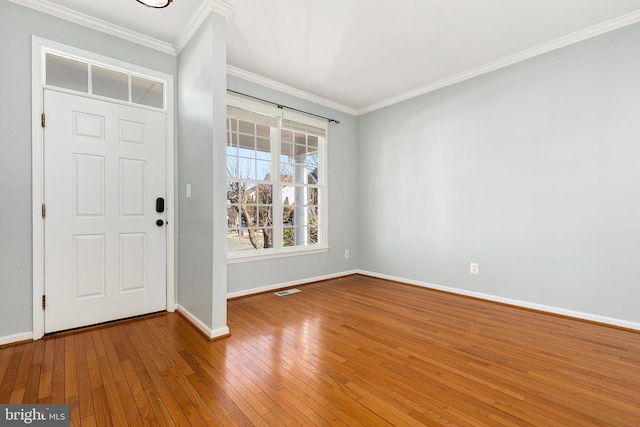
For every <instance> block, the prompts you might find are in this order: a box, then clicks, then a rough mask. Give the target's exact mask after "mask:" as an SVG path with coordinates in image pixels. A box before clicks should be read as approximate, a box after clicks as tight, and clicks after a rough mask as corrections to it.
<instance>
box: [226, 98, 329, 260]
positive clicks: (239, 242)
mask: <svg viewBox="0 0 640 427" xmlns="http://www.w3.org/2000/svg"><path fill="white" fill-rule="evenodd" d="M326 130H327V127H326V123H324V122H320V121H317V120H314V119H311V118H307V117H305V116H301V115H294V114H289V113H288V112H284V111H282V110H277V109H274V108H269V107H265V106H262V105H258V104H252V103H244V102H242V101H240V100H235V99H232V100H229V105H228V107H227V165H226V166H227V251H228V256H229V258H232V259H233V258H246V257H255V256H273V255H291V254H296V253H301V252H306V251H311V250H322V249H326V247H327V239H326V233H327V222H326V218H327V215H326V203H325V201H326V186H325V183H326V172H325V171H326V156H325V154H324V153H325V146H326V133H327V132H326Z"/></svg>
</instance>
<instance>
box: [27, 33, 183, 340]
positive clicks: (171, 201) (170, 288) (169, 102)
mask: <svg viewBox="0 0 640 427" xmlns="http://www.w3.org/2000/svg"><path fill="white" fill-rule="evenodd" d="M46 52H54V53H57V54H61V55H63V56H72V57H76V58H81V59H85V60H87V61H89V62H95V63H99V64H103V65H107V66H111V67H115V68H119V69H123V70H127V71H129V72H133V73H136V74H141V75H146V76H149V77H153V78H155V79H157V80H162V81H164V83H165V105H166V109H165V112H166V115H167V128H166V148H165V156H166V163H165V164H166V186H167V203H166V209H167V224H166V227H167V262H166V263H167V311H171V312H172V311H174V310H175V306H176V304H175V290H174V287H175V284H174V276H175V263H174V261H175V255H174V241H175V235H174V233H175V224H176V223H177V205H176V200H175V197H174V196H175V194H174V167H175V166H174V164H175V163H174V150H175V148H174V126H173V123H174V99H173V76H171V75H168V74H165V73H161V72H158V71H154V70H150V69H147V68H143V67H140V66H137V65H133V64H129V63H126V62H122V61H118V60H116V59H112V58H108V57H105V56H101V55H97V54H94V53H91V52H87V51H84V50H81V49H76V48H74V47H71V46H67V45H64V44H60V43H57V42H53V41H50V40H46V39H42V38H40V37H35V36H33V37H32V38H31V115H32V130H31V182H32V184H31V188H32V190H31V195H32V213H33V217H32V239H33V243H32V245H33V326H32V329H33V339H34V340H37V339H40V338H42V337H43V336H44V311H43V310H42V295H43V294H44V221H43V219H42V203H43V199H44V176H43V167H44V155H43V139H44V132H43V128H42V125H41V114H42V112H43V108H44V105H43V102H44V88H45V84H44V82H45V79H44V73H45V67H44V65H45V62H44V56H45V53H46ZM63 90H64V89H63ZM86 96H90V95H86ZM97 98H99V97H97ZM116 102H117V101H116ZM131 105H135V104H131Z"/></svg>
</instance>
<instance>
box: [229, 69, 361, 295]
mask: <svg viewBox="0 0 640 427" xmlns="http://www.w3.org/2000/svg"><path fill="white" fill-rule="evenodd" d="M227 80H228V87H229V89H233V90H236V91H239V92H243V93H246V94H249V95H253V96H257V97H259V98H263V99H268V100H270V101H273V102H278V103H281V104H284V105H287V106H290V107H294V108H298V109H301V110H304V111H309V112H312V113H314V114H319V115H323V116H326V117H331V118H335V119H337V120H339V121H340V122H341V123H340V124H335V123H331V124H329V130H328V137H327V144H328V147H327V157H328V168H329V170H328V171H327V177H328V187H327V188H328V192H329V193H328V195H329V223H328V225H329V250H328V251H327V252H324V253H319V254H312V255H300V256H291V257H284V258H277V259H269V260H261V261H249V262H240V263H234V264H229V266H228V269H227V271H228V292H229V293H234V292H244V291H247V290H250V289H256V288H262V287H267V286H273V285H278V284H283V283H288V282H296V281H302V280H305V279H307V278H313V277H321V276H326V275H332V274H336V273H340V272H344V271H350V270H354V269H356V268H357V266H358V251H357V250H356V249H357V242H358V230H357V229H358V223H357V219H358V218H357V188H358V175H357V171H356V165H357V157H358V156H357V154H358V153H357V139H358V128H357V120H356V117H354V116H351V115H349V114H346V113H342V112H339V111H335V110H332V109H330V108H327V107H323V106H320V105H317V104H314V103H312V102H309V101H305V100H302V99H300V98H296V97H294V96H291V95H287V94H284V93H281V92H278V91H275V90H272V89H269V88H266V87H264V86H260V85H257V84H254V83H252V82H248V81H246V80H243V79H240V78H238V77H234V76H228V79H227ZM345 249H349V251H350V257H349V259H345V258H344V251H345Z"/></svg>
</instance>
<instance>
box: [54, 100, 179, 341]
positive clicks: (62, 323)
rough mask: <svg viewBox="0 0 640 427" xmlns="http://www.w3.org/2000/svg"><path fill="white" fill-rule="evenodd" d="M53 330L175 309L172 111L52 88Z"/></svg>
mask: <svg viewBox="0 0 640 427" xmlns="http://www.w3.org/2000/svg"><path fill="white" fill-rule="evenodd" d="M44 105H45V113H46V115H47V125H46V128H45V129H44V201H45V204H46V206H47V215H46V218H45V225H44V229H45V232H44V236H45V243H44V247H45V250H44V257H45V294H46V298H47V307H46V310H45V332H47V333H48V332H54V331H59V330H64V329H70V328H76V327H80V326H85V325H90V324H95V323H101V322H105V321H109V320H115V319H120V318H125V317H130V316H135V315H139V314H145V313H150V312H154V311H160V310H165V309H166V231H165V227H164V226H158V225H156V221H157V220H158V219H162V220H164V219H165V213H157V212H156V210H155V201H156V198H158V197H163V198H166V189H165V157H164V153H165V132H166V131H165V129H166V116H165V114H164V113H162V112H157V111H151V110H147V109H143V108H138V107H134V106H129V105H122V104H117V103H111V102H107V101H102V100H96V99H91V98H86V97H82V96H76V95H70V94H65V93H60V92H56V91H51V90H45V95H44Z"/></svg>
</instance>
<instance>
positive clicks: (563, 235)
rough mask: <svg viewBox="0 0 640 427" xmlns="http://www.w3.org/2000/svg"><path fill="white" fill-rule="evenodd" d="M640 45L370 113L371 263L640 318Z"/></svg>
mask: <svg viewBox="0 0 640 427" xmlns="http://www.w3.org/2000/svg"><path fill="white" fill-rule="evenodd" d="M639 45H640V25H633V26H631V27H626V28H623V29H620V30H617V31H614V32H611V33H607V34H605V35H602V36H599V37H597V38H593V39H590V40H587V41H584V42H581V43H578V44H576V45H573V46H570V47H566V48H563V49H560V50H557V51H554V52H551V53H548V54H546V55H543V56H540V57H537V58H534V59H531V60H528V61H525V62H522V63H519V64H516V65H513V66H510V67H508V68H505V69H502V70H499V71H495V72H492V73H490V74H486V75H483V76H480V77H477V78H474V79H472V80H468V81H466V82H463V83H460V84H457V85H454V86H451V87H448V88H445V89H441V90H439V91H436V92H433V93H429V94H426V95H423V96H421V97H418V98H414V99H411V100H408V101H405V102H402V103H399V104H396V105H393V106H390V107H387V108H385V109H382V110H378V111H375V112H371V113H369V114H366V115H364V116H362V117H360V118H359V145H358V154H359V157H358V171H359V179H358V180H359V187H358V190H359V199H358V213H359V229H358V230H359V237H360V239H359V248H360V257H359V259H360V264H359V266H360V268H362V269H364V270H368V271H372V272H376V273H380V274H386V275H390V276H395V277H400V278H405V279H411V280H415V281H418V282H427V283H431V284H436V285H440V286H448V287H453V288H458V289H462V290H466V291H473V292H480V293H484V294H489V295H494V296H499V297H504V298H511V299H517V300H523V301H527V302H531V303H537V304H543V305H547V306H552V307H558V308H563V309H567V310H574V311H579V312H583V313H589V314H596V315H599V316H607V317H612V318H617V319H623V320H626V321H632V322H640V310H639V309H638V301H640V286H638V284H639V283H640V269H639V268H638V265H639V262H638V257H639V255H640V221H639V219H640V167H638V162H639V161H640V119H639V118H640V101H639V100H640V78H639V77H638V76H640V55H638V46H639ZM470 262H477V263H479V271H480V274H479V275H477V276H475V275H470V274H469V263H470Z"/></svg>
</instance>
